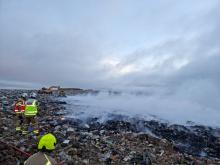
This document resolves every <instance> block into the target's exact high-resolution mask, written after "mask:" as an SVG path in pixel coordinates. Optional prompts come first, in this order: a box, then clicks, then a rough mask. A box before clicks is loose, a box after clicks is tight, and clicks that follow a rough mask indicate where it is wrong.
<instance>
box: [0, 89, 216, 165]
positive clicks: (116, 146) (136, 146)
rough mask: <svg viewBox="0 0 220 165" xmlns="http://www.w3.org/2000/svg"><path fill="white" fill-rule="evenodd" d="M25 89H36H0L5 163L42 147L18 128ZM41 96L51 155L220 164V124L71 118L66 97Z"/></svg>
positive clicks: (66, 160) (82, 161)
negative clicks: (51, 139)
mask: <svg viewBox="0 0 220 165" xmlns="http://www.w3.org/2000/svg"><path fill="white" fill-rule="evenodd" d="M23 92H26V93H31V92H33V91H30V90H25V91H23V90H0V98H1V97H3V96H5V97H6V98H7V101H8V103H7V104H5V106H6V107H4V108H6V110H4V111H3V110H2V109H1V111H0V117H1V120H0V164H6V165H7V164H17V165H19V164H23V163H24V160H26V159H27V157H28V155H27V154H25V153H28V154H33V153H36V152H37V142H38V140H39V138H40V135H39V136H36V135H34V134H32V133H30V134H28V135H25V136H24V135H21V134H19V133H17V132H16V131H15V125H14V117H15V114H14V112H13V104H14V102H15V101H16V100H17V99H18V97H19V95H20V94H21V93H23ZM6 98H4V101H5V100H6ZM37 99H38V100H39V102H40V112H39V115H38V123H39V126H40V134H43V133H47V132H51V133H53V134H54V135H55V136H56V137H57V140H58V144H57V145H56V150H55V151H54V152H52V153H51V156H52V157H54V158H55V159H56V160H57V161H58V162H60V164H69V165H71V164H76V165H77V164H79V165H86V164H90V165H94V164H106V165H108V164H112V165H123V164H126V165H127V164H128V165H129V164H130V165H134V164H140V165H151V164H152V165H158V164H162V165H166V164H167V165H170V164H173V165H174V164H175V165H177V164H195V165H197V164H213V165H214V164H220V130H219V129H217V128H215V129H214V128H211V127H205V126H198V125H194V126H181V125H169V124H167V123H160V122H159V121H154V120H152V121H144V120H140V119H135V118H134V119H129V120H128V119H127V118H126V119H123V118H121V117H118V118H115V119H111V120H108V121H106V122H103V123H100V122H99V120H98V119H96V118H92V119H88V120H87V121H81V120H79V119H73V118H67V117H66V115H65V114H66V113H67V112H66V110H65V105H66V102H63V101H60V100H57V98H54V97H53V96H52V95H45V94H39V95H38V97H37ZM0 103H1V105H2V102H0ZM146 130H147V131H146ZM11 146H14V147H16V148H17V149H19V150H21V151H22V152H24V153H22V152H20V151H18V150H16V149H15V148H12V147H11Z"/></svg>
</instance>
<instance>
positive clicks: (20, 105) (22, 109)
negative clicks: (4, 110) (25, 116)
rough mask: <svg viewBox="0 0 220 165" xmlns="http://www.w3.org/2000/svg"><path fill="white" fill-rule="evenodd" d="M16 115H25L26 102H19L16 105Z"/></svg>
mask: <svg viewBox="0 0 220 165" xmlns="http://www.w3.org/2000/svg"><path fill="white" fill-rule="evenodd" d="M14 111H15V113H24V112H25V101H24V100H22V101H18V102H17V103H16V104H15V109H14Z"/></svg>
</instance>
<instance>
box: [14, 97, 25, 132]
mask: <svg viewBox="0 0 220 165" xmlns="http://www.w3.org/2000/svg"><path fill="white" fill-rule="evenodd" d="M14 111H15V114H16V118H15V126H16V128H15V129H16V131H21V130H22V129H23V128H22V127H23V123H24V112H25V100H24V99H23V98H19V99H18V101H17V102H16V103H15V107H14Z"/></svg>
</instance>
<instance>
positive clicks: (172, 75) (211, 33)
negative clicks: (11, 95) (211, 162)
mask: <svg viewBox="0 0 220 165" xmlns="http://www.w3.org/2000/svg"><path fill="white" fill-rule="evenodd" d="M219 7H220V2H219V1H217V0H212V1H205V0H202V1H201V0H194V1H191V0H187V1H181V2H180V1H175V0H168V1H162V0H157V1H154V2H153V1H151V2H150V1H138V2H136V1H135V2H134V1H127V0H126V1H114V0H113V1H105V2H103V1H65V2H60V1H54V0H53V1H50V0H49V1H43V0H40V1H29V0H22V1H6V0H1V1H0V27H1V28H0V87H1V88H28V89H32V88H37V89H39V88H40V87H42V86H49V85H53V84H54V85H61V86H66V87H80V88H90V89H114V90H120V91H136V90H137V91H141V92H144V93H147V94H148V95H150V96H151V97H150V100H151V101H150V104H151V105H152V107H153V108H155V105H157V104H158V103H161V104H160V105H161V107H157V108H158V109H160V110H161V108H163V107H168V109H171V110H174V109H175V110H176V111H181V112H183V111H184V109H187V110H189V111H191V110H193V112H194V113H193V114H195V116H197V114H200V112H202V113H203V112H204V115H205V114H209V113H210V114H212V115H213V118H214V121H212V123H219V120H218V118H219V116H220V113H219V112H218V109H219V108H220V104H219V98H220V86H219V84H220V77H219V74H220V47H219V45H220V38H219V34H220V23H219V16H220V12H219ZM148 105H149V104H148ZM157 108H156V109H157ZM171 112H172V111H171ZM177 115H179V114H177ZM212 115H211V117H210V116H209V117H210V118H208V119H206V118H204V117H202V118H201V120H203V121H204V120H205V121H207V120H208V121H211V119H213V118H212ZM174 116H175V115H174ZM205 116H207V115H205Z"/></svg>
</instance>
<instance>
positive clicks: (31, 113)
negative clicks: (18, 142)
mask: <svg viewBox="0 0 220 165" xmlns="http://www.w3.org/2000/svg"><path fill="white" fill-rule="evenodd" d="M25 105H26V106H25V112H24V117H25V124H24V129H23V130H22V134H27V133H28V132H32V131H33V132H34V133H35V134H38V133H39V130H38V123H37V121H36V115H37V113H38V102H37V100H36V99H28V100H27V101H26V102H25Z"/></svg>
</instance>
